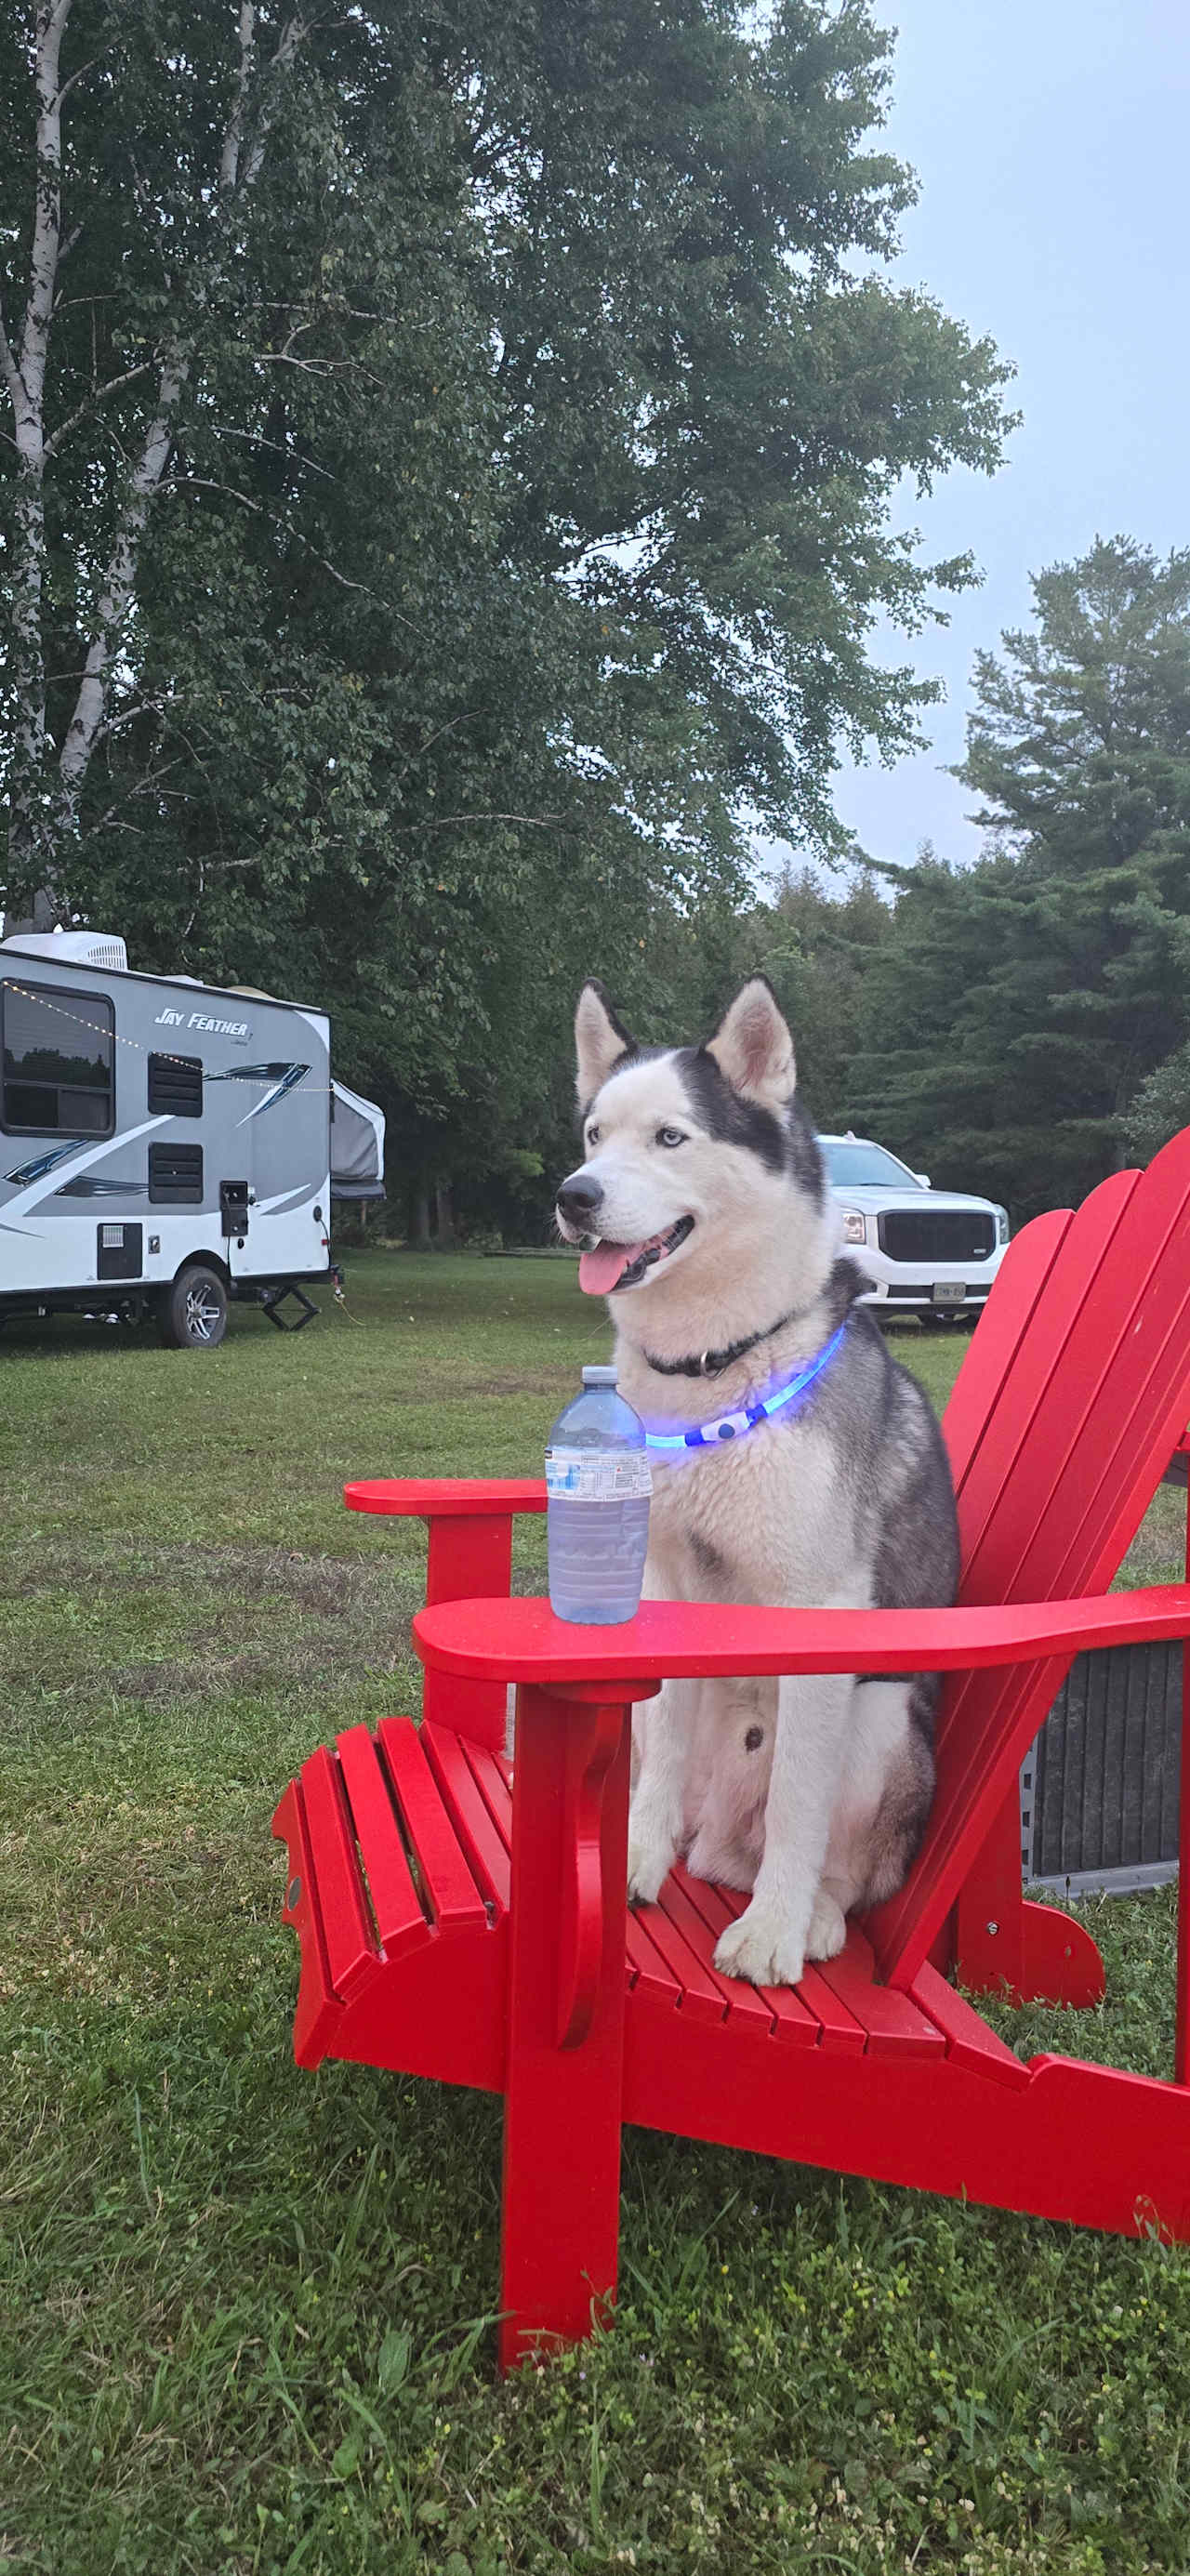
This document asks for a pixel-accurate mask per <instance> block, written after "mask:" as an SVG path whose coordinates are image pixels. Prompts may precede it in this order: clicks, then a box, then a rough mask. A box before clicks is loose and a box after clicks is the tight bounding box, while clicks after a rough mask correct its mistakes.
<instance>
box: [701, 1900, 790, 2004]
mask: <svg viewBox="0 0 1190 2576" xmlns="http://www.w3.org/2000/svg"><path fill="white" fill-rule="evenodd" d="M805 1964H806V1953H805V1944H804V1941H802V1940H801V1939H800V1938H799V1936H798V1934H797V1931H796V1929H795V1928H793V1927H791V1925H790V1923H789V1922H788V1920H787V1918H786V1917H785V1916H783V1915H782V1914H780V1913H779V1912H778V1910H777V1908H776V1907H775V1906H772V1905H766V1904H765V1903H764V1902H763V1901H761V1902H759V1903H758V1902H757V1899H756V1898H755V1897H753V1899H752V1903H751V1905H749V1906H747V1907H746V1908H745V1910H744V1912H743V1913H742V1914H741V1915H740V1917H739V1920H738V1922H735V1923H729V1924H728V1926H727V1930H726V1932H724V1933H721V1935H720V1938H719V1942H718V1945H717V1947H716V1950H715V1966H716V1967H717V1968H718V1970H719V1973H720V1975H721V1976H724V1977H747V1978H748V1979H749V1981H750V1983H751V1984H752V1985H754V1986H796V1984H797V1982H798V1979H799V1977H800V1976H801V1973H802V1970H803V1968H804V1966H805Z"/></svg>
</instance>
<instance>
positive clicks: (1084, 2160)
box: [274, 1130, 1190, 2365]
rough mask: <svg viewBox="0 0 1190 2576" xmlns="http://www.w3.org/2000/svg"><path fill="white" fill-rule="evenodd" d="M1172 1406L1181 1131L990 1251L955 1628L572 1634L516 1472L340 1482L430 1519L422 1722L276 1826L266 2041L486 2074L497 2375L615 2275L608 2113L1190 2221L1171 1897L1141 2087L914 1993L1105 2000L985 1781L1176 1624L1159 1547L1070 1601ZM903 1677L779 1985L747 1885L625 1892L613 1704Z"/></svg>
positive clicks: (668, 1618)
mask: <svg viewBox="0 0 1190 2576" xmlns="http://www.w3.org/2000/svg"><path fill="white" fill-rule="evenodd" d="M1188 1416H1190V1130H1187V1131H1186V1132H1185V1133H1184V1134H1183V1135H1182V1136H1180V1137H1178V1138H1177V1139H1175V1141H1174V1142H1173V1144H1171V1145H1170V1146H1168V1147H1167V1148H1166V1149H1165V1151H1164V1152H1163V1153H1162V1154H1161V1155H1159V1156H1158V1158H1157V1160H1156V1162H1155V1163H1154V1164H1152V1166H1151V1167H1150V1169H1149V1170H1148V1171H1147V1172H1146V1173H1143V1174H1138V1173H1135V1172H1123V1173H1119V1174H1117V1175H1115V1176H1114V1177H1113V1178H1112V1179H1111V1180H1109V1181H1106V1182H1104V1184H1103V1185H1102V1187H1101V1188H1100V1189H1098V1190H1096V1191H1095V1193H1094V1195H1093V1196H1092V1197H1091V1198H1090V1199H1089V1200H1088V1201H1087V1202H1086V1204H1085V1205H1084V1206H1083V1207H1082V1208H1081V1209H1080V1210H1079V1211H1078V1213H1077V1214H1076V1215H1070V1214H1068V1213H1065V1212H1062V1213H1058V1214H1055V1215H1052V1216H1046V1217H1040V1218H1038V1219H1037V1220H1036V1221H1035V1222H1034V1223H1033V1224H1032V1225H1030V1226H1028V1227H1026V1228H1025V1230H1024V1232H1023V1233H1022V1234H1021V1235H1020V1236H1018V1238H1017V1239H1016V1241H1015V1242H1014V1243H1013V1245H1012V1246H1011V1248H1010V1250H1009V1253H1008V1255H1007V1257H1006V1259H1005V1262H1004V1264H1003V1267H1002V1269H1001V1272H1000V1276H999V1279H998V1281H997V1284H996V1288H995V1291H994V1293H993V1295H992V1297H991V1299H990V1301H989V1304H988V1307H987V1309H986V1311H985V1313H984V1315H983V1317H982V1319H981V1322H980V1324H979V1328H978V1331H977V1332H976V1334H975V1337H974V1340H973V1342H972V1345H971V1348H970V1350H969V1352H968V1355H967V1357H966V1360H965V1362H964V1365H963V1368H962V1370H961V1372H960V1375H959V1379H958V1382H957V1384H956V1387H955V1390H954V1394H953V1396H952V1398H951V1401H950V1404H949V1406H948V1409H947V1413H946V1418H945V1432H946V1438H947V1442H948V1445H949V1450H950V1456H951V1460H952V1464H953V1467H954V1473H955V1481H956V1485H957V1488H958V1494H959V1516H960V1526H961V1532H962V1542H963V1578H962V1587H961V1593H960V1602H959V1606H958V1607H957V1608H955V1609H953V1610H946V1611H933V1612H918V1611H872V1612H865V1613H862V1614H861V1613H855V1612H850V1611H785V1610H764V1609H739V1608H735V1607H728V1606H726V1605H723V1604H716V1603H708V1604H692V1603H668V1602H655V1603H649V1604H646V1605H644V1606H643V1607H642V1608H641V1610H640V1611H639V1613H638V1615H637V1617H636V1618H635V1619H634V1620H632V1621H630V1622H628V1623H627V1624H626V1625H625V1626H623V1627H619V1628H598V1629H594V1628H579V1627H572V1626H568V1625H566V1624H565V1623H563V1622H562V1621H559V1620H556V1619H555V1618H554V1617H553V1616H552V1614H551V1612H550V1610H549V1607H548V1604H547V1603H545V1602H543V1601H536V1600H523V1599H510V1598H509V1597H508V1594H509V1580H510V1567H511V1542H512V1521H513V1516H514V1514H515V1513H517V1512H520V1511H541V1510H543V1509H544V1505H545V1495H544V1488H543V1486H542V1485H541V1484H540V1483H538V1482H536V1481H533V1482H525V1483H498V1484H477V1483H470V1482H455V1483H451V1482H442V1483H399V1482H398V1483H392V1482H384V1483H379V1484H360V1485H355V1486H349V1487H348V1488H347V1493H346V1499H347V1501H348V1503H349V1505H350V1506H351V1507H352V1508H353V1509H355V1510H359V1511H376V1512H383V1513H393V1514H416V1515H418V1516H420V1517H421V1518H423V1519H425V1520H427V1521H428V1522H429V1530H430V1540H429V1572H428V1583H427V1606H426V1608H425V1609H424V1610H422V1611H421V1612H420V1613H419V1614H418V1616H417V1618H416V1620H415V1621H414V1636H415V1642H416V1645H417V1650H418V1653H419V1655H420V1656H421V1658H422V1661H423V1663H424V1665H425V1703H424V1712H423V1723H422V1725H421V1726H420V1728H418V1727H416V1726H414V1724H413V1723H412V1722H411V1720H409V1719H408V1718H388V1719H385V1720H384V1721H383V1723H382V1724H381V1726H380V1728H379V1730H378V1733H377V1735H376V1736H375V1737H374V1738H373V1737H372V1736H371V1735H370V1734H369V1733H368V1731H367V1729H366V1728H364V1727H362V1726H360V1727H353V1728H351V1729H349V1730H348V1731H347V1733H345V1734H343V1735H341V1736H340V1737H339V1739H338V1743H337V1746H336V1747H335V1749H334V1751H333V1752H332V1751H328V1750H327V1749H326V1748H322V1749H320V1750H319V1751H317V1752H315V1753H314V1754H312V1755H311V1757H310V1760H309V1761H308V1762H307V1763H306V1764H305V1765H304V1767H303V1770H302V1772H301V1775H300V1778H299V1779H297V1780H295V1781H293V1782H291V1784H290V1786H289V1788H288V1789H287V1790H286V1792H285V1794H284V1796H283V1798H282V1800H281V1802H280V1805H279V1807H278V1809H277V1814H276V1818H275V1820H274V1831H275V1832H276V1833H277V1834H278V1835H280V1836H282V1837H283V1838H284V1840H285V1842H286V1844H287V1846H288V1853H289V1874H288V1889H287V1898H286V1904H285V1909H284V1911H285V1919H286V1920H287V1921H288V1922H290V1923H292V1924H293V1925H294V1927H295V1929H296V1930H297V1932H298V1934H299V1937H300V1942H301V1976H300V1986H299V1994H298V2004H297V2014H296V2022H295V2031H294V2047H295V2054H296V2057H297V2060H298V2063H299V2064H300V2065H302V2066H316V2065H317V2064H318V2063H319V2061H320V2059H321V2058H322V2057H324V2056H327V2055H330V2056H334V2057H341V2058H349V2059H356V2060H360V2061H362V2062H364V2063H365V2064H370V2065H377V2066H385V2067H393V2068H399V2069H401V2070H403V2071H404V2072H407V2073H411V2074H418V2075H431V2076H436V2077H440V2078H442V2079H444V2080H446V2081H448V2082H456V2083H463V2084H475V2085H480V2086H485V2087H487V2088H489V2089H491V2090H492V2091H496V2092H502V2093H503V2095H504V2097H505V2129H504V2141H505V2143H504V2241H503V2277H502V2296H501V2306H502V2309H503V2312H504V2317H503V2324H502V2328H501V2338H500V2353H501V2360H502V2362H503V2363H504V2364H506V2365H507V2364H509V2363H512V2362H514V2361H516V2360H518V2359H520V2358H522V2357H524V2355H525V2354H526V2352H528V2351H530V2350H532V2349H534V2348H536V2347H537V2346H539V2345H540V2343H541V2341H542V2339H543V2338H547V2339H548V2338H563V2339H574V2338H577V2337H580V2336H581V2335H583V2334H584V2333H586V2332H588V2331H589V2330H590V2325H591V2320H592V2316H593V2314H597V2313H599V2312H600V2311H601V2310H602V2309H603V2308H604V2307H605V2306H606V2304H607V2302H608V2301H609V2300H610V2299H611V2297H612V2295H613V2293H614V2287H615V2278H616V2240H617V2222H618V2209H619V2165H620V2133H621V2126H622V2124H623V2122H625V2121H636V2122H638V2123H642V2124H644V2125H645V2126H647V2127H653V2128H659V2129H663V2130H670V2131H674V2132H677V2133H679V2134H682V2135H684V2136H689V2137H698V2138H706V2139H711V2140H716V2141H719V2142H721V2143H723V2144H728V2145H733V2146H739V2147H750V2148H753V2149H759V2150H761V2151H762V2152H764V2153H767V2154H770V2155H779V2156H785V2157H791V2158H796V2159H798V2160H800V2161H805V2162H810V2163H816V2164H821V2165H825V2166H828V2167H836V2168H838V2169H839V2170H841V2171H844V2172H849V2173H865V2174H869V2175H872V2176H873V2177H875V2178H877V2179H880V2180H884V2181H892V2182H902V2183H909V2184H914V2185H916V2186H918V2187H919V2188H924V2189H929V2190H935V2191H940V2192H945V2193H951V2194H958V2193H962V2194H963V2195H965V2196H966V2197H968V2198H969V2199H972V2200H976V2201H983V2202H987V2203H989V2204H992V2205H998V2206H1002V2207H1006V2208H1010V2209H1017V2210H1025V2211H1034V2212H1036V2213H1037V2214H1038V2215H1041V2216H1046V2217H1050V2218H1059V2219H1069V2220H1073V2221H1076V2222H1078V2223H1081V2224H1083V2225H1088V2226H1097V2227H1108V2228H1114V2229H1118V2230H1122V2231H1124V2232H1126V2233H1127V2232H1132V2233H1135V2232H1138V2231H1140V2230H1143V2229H1145V2228H1147V2227H1156V2228H1159V2229H1160V2230H1162V2231H1163V2232H1164V2233H1166V2234H1168V2235H1170V2236H1174V2237H1179V2238H1184V2237H1190V2047H1188V2039H1190V1932H1188V1929H1187V1924H1188V1918H1190V1906H1187V1904H1186V1903H1183V1905H1182V1908H1181V1917H1180V1938H1179V1963H1178V1998H1177V2032H1178V2043H1177V2058H1176V2065H1175V2069H1174V2080H1173V2082H1171V2083H1162V2082H1157V2081H1154V2080H1153V2079H1151V2078H1146V2077H1141V2076H1134V2075H1128V2074H1125V2073H1120V2072H1118V2071H1117V2070H1115V2069H1105V2068H1103V2067H1099V2066H1095V2065H1091V2064H1086V2063H1083V2062H1080V2061H1079V2060H1078V2059H1077V2058H1064V2057H1057V2056H1043V2057H1037V2058H1034V2059H1033V2060H1032V2061H1031V2062H1030V2063H1029V2064H1028V2065H1026V2064H1024V2063H1023V2062H1022V2061H1021V2060H1020V2059H1019V2058H1017V2057H1016V2056H1015V2055H1014V2054H1013V2052H1012V2051H1011V2050H1010V2049H1009V2048H1007V2047H1005V2046H1004V2044H1003V2043H1002V2041H1001V2040H1000V2039H999V2038H997V2037H996V2035H995V2034H994V2033H993V2032H992V2030H991V2029H990V2028H989V2027H988V2026H987V2025H986V2024H985V2023H984V2022H983V2020H982V2019H981V2018H980V2016H979V2015H978V2014H977V2013H976V2011H975V2010H974V2009H973V2007H972V2006H971V2005H970V2004H969V2003H968V2002H966V2001H965V1999H964V1998H963V1996H962V1995H961V1994H959V1993H958V1992H957V1991H956V1989H955V1987H954V1986H953V1985H951V1984H949V1983H948V1982H947V1971H948V1970H949V1969H951V1968H952V1967H953V1966H955V1965H956V1964H957V1966H958V1969H959V1971H960V1974H961V1976H962V1978H963V1980H964V1982H966V1983H967V1984H968V1985H970V1986H974V1987H975V1988H976V1989H977V1990H978V1989H987V1988H991V1987H995V1986H998V1985H999V1986H1003V1987H1006V1988H1007V1989H1008V1991H1009V1992H1010V1993H1012V1994H1013V1995H1015V1996H1017V1997H1027V1996H1046V1997H1053V1998H1055V1999H1057V2000H1060V2001H1070V2002H1087V2001H1092V2000H1094V1999H1095V1998H1096V1997H1097V1996H1098V1995H1099V1994H1100V1993H1101V1992H1102V1983H1103V1979H1102V1967H1101V1964H1100V1961H1099V1956H1098V1953H1097V1951H1096V1949H1095V1946H1094V1943H1093V1942H1092V1941H1091V1939H1090V1936H1089V1934H1088V1933H1087V1931H1086V1929H1085V1927H1084V1926H1083V1925H1082V1924H1080V1923H1078V1922H1075V1921H1073V1920H1072V1919H1071V1918H1069V1917H1068V1916H1066V1915H1063V1914H1062V1913H1060V1912H1059V1911H1057V1910H1056V1909H1055V1908H1052V1907H1046V1906H1038V1905H1031V1904H1027V1903H1024V1902H1023V1901H1022V1896H1021V1872H1020V1836H1019V1820H1018V1810H1017V1801H1016V1780H1017V1771H1018V1766H1019V1764H1020V1761H1021V1758H1022V1756H1023V1754H1024V1752H1025V1750H1026V1749H1027V1746H1028V1744H1029V1742H1030V1741H1031V1739H1032V1737H1033V1735H1034V1734H1035V1732H1036V1729H1037V1727H1038V1725H1039V1724H1040V1721H1041V1719H1042V1717H1043V1715H1044V1713H1045V1711H1046V1709H1047V1708H1048V1707H1049V1705H1050V1703H1051V1701H1052V1699H1053V1697H1054V1694H1055V1691H1056V1690H1057V1689H1058V1688H1059V1686H1060V1684H1061V1682H1062V1679H1063V1677H1064V1674H1065V1672H1066V1670H1067V1669H1068V1666H1069V1664H1070V1661H1071V1659H1072V1657H1073V1655H1074V1654H1075V1653H1076V1652H1078V1651H1081V1650H1082V1649H1084V1648H1086V1647H1090V1646H1102V1645H1109V1644H1123V1643H1125V1642H1128V1641H1129V1640H1132V1641H1135V1642H1138V1643H1139V1642H1151V1641H1155V1640H1157V1639H1163V1638H1164V1639H1168V1638H1171V1637H1178V1636H1181V1637H1183V1638H1185V1637H1187V1636H1190V1567H1188V1569H1187V1572H1188V1581H1187V1583H1186V1584H1185V1585H1176V1586H1169V1587H1166V1588H1164V1589H1160V1590H1153V1591H1148V1592H1133V1593H1122V1594H1115V1595H1112V1596H1111V1597H1106V1595H1105V1587H1106V1586H1107V1584H1108V1583H1110V1581H1111V1580H1112V1578H1113V1577H1114V1575H1115V1574H1116V1572H1117V1570H1118V1568H1119V1564H1120V1561H1121V1558H1122V1556H1123V1553H1124V1551H1125V1549H1126V1547H1127V1546H1128V1544H1129V1542H1130V1540H1131V1538H1132V1536H1133V1534H1134V1532H1135V1530H1136V1528H1137V1526H1138V1524H1139V1522H1140V1520H1141V1518H1142V1516H1143V1513H1144V1511H1145V1509H1146V1508H1147V1505H1148V1503H1149V1501H1150V1499H1151V1497H1152V1494H1153V1492H1154V1490H1155V1488H1156V1486H1157V1483H1158V1481H1159V1479H1160V1477H1161V1475H1162V1473H1163V1472H1164V1470H1165V1469H1166V1467H1167V1466H1168V1464H1169V1460H1170V1456H1171V1452H1172V1451H1173V1449H1174V1447H1175V1445H1176V1444H1177V1443H1178V1442H1179V1440H1180V1439H1181V1438H1182V1435H1183V1433H1184V1427H1185V1425H1186V1422H1187V1418H1188ZM1187 1661H1188V1664H1190V1652H1188V1656H1187ZM923 1667H930V1668H933V1669H936V1670H939V1671H946V1672H948V1673H953V1675H954V1680H953V1682H952V1683H951V1684H950V1685H949V1686H948V1689H947V1693H946V1696H945V1701H944V1706H943V1710H942V1714H941V1720H940V1726H939V1748H938V1749H939V1764H938V1793H937V1798H936V1802H935V1807H934V1812H933V1816H932V1819H931V1823H930V1827H929V1831H928V1833H927V1836H926V1840H925V1843H924V1845H923V1848H922V1851H921V1853H920V1855H919V1858H918V1861H917V1863H916V1866H915V1868H914V1870H913V1873H912V1875H911V1877H910V1879H909V1881H908V1883H907V1885H906V1886H905V1888H904V1889H903V1890H902V1892H901V1894H900V1895H899V1896H897V1897H895V1898H894V1899H892V1901H891V1902H890V1903H889V1904H887V1905H885V1906H882V1907H881V1908H879V1909H878V1911H877V1912H875V1913H874V1914H871V1915H869V1916H868V1917H867V1918H866V1920H865V1921H864V1922H863V1923H862V1925H861V1924H854V1925H853V1926H852V1928H851V1932H850V1937H849V1940H848V1943H847V1947H846V1949H845V1951H844V1952H843V1954H842V1956H841V1957H840V1958H838V1959H836V1960H833V1961H831V1962H830V1963H829V1964H824V1965H821V1966H818V1967H813V1968H807V1970H806V1973H805V1976H804V1978H803V1980H802V1982H801V1984H800V1986H798V1987H797V1988H796V1990H789V1989H784V1988H774V1989H757V1988H754V1987H752V1986H750V1985H746V1984H743V1983H742V1982H740V1981H738V1980H735V1979H732V1978H727V1977H723V1976H721V1975H720V1974H719V1972H718V1971H717V1969H716V1968H715V1966H714V1961H713V1953H714V1947H715V1943H716V1940H717V1938H718V1935H719V1932H720V1931H721V1929H722V1928H723V1925H724V1924H725V1923H726V1922H727V1921H728V1919H729V1917H730V1916H731V1915H732V1914H733V1913H734V1912H737V1911H738V1910H739V1908H740V1906H741V1905H742V1903H743V1899H742V1898H740V1897H738V1896H736V1895H733V1894H732V1893H730V1892H729V1891H727V1890H725V1889H718V1888H714V1887H711V1886H708V1885H706V1884H704V1883H701V1882H699V1881H696V1880H694V1879H692V1878H690V1877H689V1875H688V1874H687V1873H686V1872H685V1871H684V1870H683V1869H681V1868H679V1869H676V1870H675V1871H674V1872H673V1873H672V1874H671V1876H670V1878H669V1880H668V1881H667V1883H666V1886H665V1887H664V1889H663V1890H662V1894H661V1898H660V1901H659V1902H658V1904H656V1905H654V1906H644V1907H641V1908H639V1909H638V1910H637V1911H636V1912H634V1913H632V1912H628V1911H627V1909H626V1905H625V1872H626V1838H627V1809H628V1755H629V1738H630V1718H631V1708H632V1704H633V1702H634V1701H636V1700H637V1699H642V1698H646V1697H648V1696H649V1695H650V1694H651V1693H652V1692H653V1691H655V1690H656V1689H657V1687H658V1686H659V1683H660V1681H661V1680H662V1679H663V1678H665V1677H668V1676H671V1675H691V1674H745V1673H775V1672H781V1673H789V1672H795V1671H800V1672H841V1671H842V1672H846V1671H852V1670H856V1669H858V1670H861V1671H864V1672H876V1671H889V1672H895V1671H900V1672H904V1671H906V1670H912V1669H914V1668H923ZM510 1681H512V1682H515V1683H516V1685H517V1689H518V1702H517V1756H516V1769H515V1784H514V1786H513V1787H512V1788H511V1790H510V1781H509V1771H508V1767H507V1765H506V1764H505V1762H504V1761H503V1759H502V1756H501V1751H500V1747H501V1745H502V1743H503V1736H504V1717H505V1702H506V1689H507V1684H508V1683H509V1682H510ZM1187 1682H1188V1688H1187V1694H1186V1703H1187V1707H1188V1708H1190V1672H1188V1674H1187ZM1188 1841H1190V1764H1185V1765H1184V1766H1183V1790H1182V1848H1183V1851H1185V1850H1186V1849H1187V1845H1188ZM1183 1883H1184V1885H1185V1883H1186V1882H1185V1881H1184V1882H1183Z"/></svg>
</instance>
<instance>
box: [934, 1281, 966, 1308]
mask: <svg viewBox="0 0 1190 2576" xmlns="http://www.w3.org/2000/svg"><path fill="white" fill-rule="evenodd" d="M930 1294H931V1296H932V1298H933V1300H934V1304H935V1305H936V1306H964V1305H965V1304H966V1302H967V1282H966V1280H965V1279H936V1280H935V1281H934V1285H933V1288H932V1289H931V1291H930Z"/></svg>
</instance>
